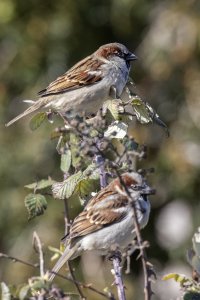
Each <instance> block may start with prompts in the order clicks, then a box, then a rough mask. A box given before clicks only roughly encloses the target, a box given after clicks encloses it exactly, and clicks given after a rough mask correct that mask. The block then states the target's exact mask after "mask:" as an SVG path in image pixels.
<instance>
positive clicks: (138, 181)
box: [112, 172, 155, 195]
mask: <svg viewBox="0 0 200 300" xmlns="http://www.w3.org/2000/svg"><path fill="white" fill-rule="evenodd" d="M112 183H113V184H114V186H115V187H117V190H121V191H124V185H125V186H126V188H127V189H128V190H129V192H131V193H132V192H133V191H135V192H138V193H139V194H141V195H152V194H155V189H152V188H151V187H150V186H149V185H147V183H146V182H145V180H144V178H143V177H142V176H141V175H140V174H139V173H137V172H130V173H124V174H122V175H121V178H116V179H115V180H114V181H113V182H112Z"/></svg>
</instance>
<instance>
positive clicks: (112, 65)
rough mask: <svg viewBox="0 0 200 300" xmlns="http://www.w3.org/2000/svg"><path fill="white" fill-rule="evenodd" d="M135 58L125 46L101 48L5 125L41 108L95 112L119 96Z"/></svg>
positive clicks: (110, 45) (57, 80)
mask: <svg viewBox="0 0 200 300" xmlns="http://www.w3.org/2000/svg"><path fill="white" fill-rule="evenodd" d="M134 59H136V56H135V55H134V54H133V53H131V52H130V51H129V50H128V49H127V48H126V47H125V46H124V45H122V44H119V43H111V44H106V45H103V46H101V47H100V48H99V49H98V50H97V51H95V52H94V53H93V54H91V55H89V56H87V57H86V58H85V59H83V60H81V61H80V62H78V63H77V64H75V65H74V66H73V67H72V68H71V69H69V70H68V71H67V72H66V73H65V74H63V75H62V76H60V77H58V78H57V79H56V80H55V81H53V82H52V83H50V84H49V85H48V87H47V88H46V89H44V90H42V91H40V92H39V95H40V97H39V99H38V100H37V101H35V102H33V104H32V105H31V106H30V107H29V108H28V109H27V110H25V111H24V112H23V113H22V114H20V115H18V116H17V117H16V118H14V119H13V120H11V121H10V122H8V123H7V124H6V126H9V125H11V124H13V123H14V122H16V121H17V120H19V119H21V118H22V117H24V116H26V115H28V114H30V113H33V112H34V111H37V110H39V109H41V108H44V109H45V108H50V109H52V110H53V111H55V112H57V113H59V114H61V115H65V114H66V112H68V111H73V112H75V113H82V112H84V113H85V114H86V115H88V114H91V113H96V112H97V111H98V110H99V108H100V107H101V105H102V104H103V102H104V101H105V100H108V99H112V98H118V97H120V95H121V94H122V91H123V89H124V87H125V85H126V82H127V80H128V75H129V70H130V61H132V60H134Z"/></svg>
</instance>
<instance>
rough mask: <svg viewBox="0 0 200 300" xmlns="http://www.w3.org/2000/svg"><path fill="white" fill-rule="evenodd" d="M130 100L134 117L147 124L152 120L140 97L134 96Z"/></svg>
mask: <svg viewBox="0 0 200 300" xmlns="http://www.w3.org/2000/svg"><path fill="white" fill-rule="evenodd" d="M131 102H132V106H133V109H134V111H135V115H136V118H137V120H138V121H139V122H140V123H141V124H148V123H150V122H152V121H153V120H152V118H151V116H150V115H149V111H148V109H147V107H146V105H145V103H144V102H143V101H142V99H141V98H139V97H137V96H135V97H134V98H132V100H131Z"/></svg>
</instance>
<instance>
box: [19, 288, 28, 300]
mask: <svg viewBox="0 0 200 300" xmlns="http://www.w3.org/2000/svg"><path fill="white" fill-rule="evenodd" d="M29 290H30V286H29V285H24V286H23V287H22V288H21V289H20V291H19V299H20V300H24V299H27V295H28V292H29Z"/></svg>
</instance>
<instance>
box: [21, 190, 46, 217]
mask: <svg viewBox="0 0 200 300" xmlns="http://www.w3.org/2000/svg"><path fill="white" fill-rule="evenodd" d="M25 207H26V208H27V210H28V214H29V217H28V218H29V220H30V219H32V218H34V217H36V216H39V215H42V214H43V213H44V211H45V209H46V208H47V201H46V198H45V197H44V196H43V195H41V194H28V195H27V196H26V198H25Z"/></svg>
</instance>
